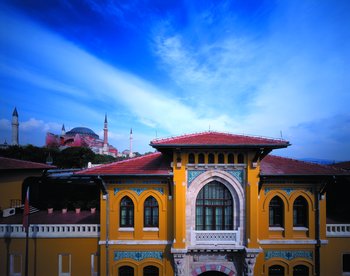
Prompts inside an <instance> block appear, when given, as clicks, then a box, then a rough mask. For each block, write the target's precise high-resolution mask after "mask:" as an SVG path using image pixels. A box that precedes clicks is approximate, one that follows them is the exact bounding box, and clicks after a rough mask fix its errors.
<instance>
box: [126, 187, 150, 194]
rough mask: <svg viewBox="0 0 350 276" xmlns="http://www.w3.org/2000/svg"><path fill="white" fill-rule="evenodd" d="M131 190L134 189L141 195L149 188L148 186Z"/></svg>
mask: <svg viewBox="0 0 350 276" xmlns="http://www.w3.org/2000/svg"><path fill="white" fill-rule="evenodd" d="M130 190H132V191H134V192H135V193H137V195H140V194H141V193H142V192H144V191H146V190H148V189H147V188H131V189H130Z"/></svg>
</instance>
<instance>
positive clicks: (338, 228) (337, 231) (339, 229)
mask: <svg viewBox="0 0 350 276" xmlns="http://www.w3.org/2000/svg"><path fill="white" fill-rule="evenodd" d="M326 235H327V237H329V238H335V237H337V238H346V237H350V224H327V233H326Z"/></svg>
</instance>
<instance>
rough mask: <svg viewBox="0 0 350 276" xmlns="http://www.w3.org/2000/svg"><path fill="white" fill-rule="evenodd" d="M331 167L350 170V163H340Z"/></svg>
mask: <svg viewBox="0 0 350 276" xmlns="http://www.w3.org/2000/svg"><path fill="white" fill-rule="evenodd" d="M330 166H332V167H335V168H338V169H344V170H350V161H345V162H339V163H335V164H332V165H330Z"/></svg>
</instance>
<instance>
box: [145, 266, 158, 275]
mask: <svg viewBox="0 0 350 276" xmlns="http://www.w3.org/2000/svg"><path fill="white" fill-rule="evenodd" d="M158 275H159V269H158V267H155V266H153V265H149V266H146V267H144V268H143V276H158Z"/></svg>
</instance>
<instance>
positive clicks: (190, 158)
mask: <svg viewBox="0 0 350 276" xmlns="http://www.w3.org/2000/svg"><path fill="white" fill-rule="evenodd" d="M188 163H189V164H194V163H195V159H194V154H193V153H190V154H189V155H188Z"/></svg>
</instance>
